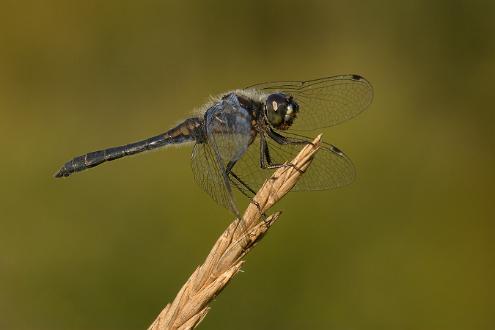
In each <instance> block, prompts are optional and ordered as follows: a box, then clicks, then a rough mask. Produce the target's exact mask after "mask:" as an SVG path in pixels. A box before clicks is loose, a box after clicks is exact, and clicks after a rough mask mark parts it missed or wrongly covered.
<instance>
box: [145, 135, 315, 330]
mask: <svg viewBox="0 0 495 330" xmlns="http://www.w3.org/2000/svg"><path fill="white" fill-rule="evenodd" d="M320 139H321V135H319V136H318V137H317V138H316V139H315V140H314V141H313V144H308V145H306V146H305V147H304V148H302V150H301V152H299V154H298V155H297V156H296V158H294V159H293V160H292V161H291V164H293V166H284V167H281V168H279V169H278V170H277V171H275V173H273V175H272V176H271V178H270V179H268V180H267V181H266V182H265V183H264V184H263V186H262V187H261V189H260V190H259V191H258V193H257V194H256V196H255V197H254V202H255V203H256V204H255V203H251V204H250V205H249V206H248V208H247V209H246V211H245V212H244V215H243V218H242V220H239V219H236V220H235V221H233V222H232V223H231V224H230V225H229V227H228V228H227V229H226V230H225V231H224V233H223V234H222V235H221V236H220V238H219V239H218V240H217V242H216V243H215V245H214V246H213V248H212V249H211V251H210V253H209V255H208V257H206V260H205V261H204V263H203V264H202V265H201V266H199V267H198V268H196V270H195V271H194V273H193V274H192V275H191V276H190V277H189V279H188V280H187V282H186V283H185V284H184V285H183V286H182V288H181V289H180V291H179V293H178V294H177V296H176V297H175V299H174V301H173V302H172V303H170V304H168V305H167V306H166V307H165V308H164V309H163V310H162V311H161V312H160V314H159V315H158V317H157V318H156V319H155V321H154V322H153V324H151V326H150V327H149V328H148V330H163V329H193V328H195V327H196V326H197V325H198V324H199V323H200V322H201V320H202V319H203V318H204V317H205V316H206V313H208V310H209V307H208V304H209V303H210V301H212V300H213V299H214V298H215V297H216V296H217V295H218V294H219V293H220V291H221V290H222V289H223V288H224V287H225V286H226V285H227V283H228V282H229V281H230V280H231V278H232V277H233V276H234V275H235V274H236V273H237V272H238V271H239V270H240V269H241V266H242V264H243V262H244V261H243V260H242V258H243V257H244V256H245V255H246V253H248V252H249V251H250V250H251V248H252V247H253V246H254V245H255V244H256V243H257V242H258V241H259V240H260V239H261V238H262V237H263V236H264V234H265V233H266V232H267V230H268V229H269V228H270V226H271V225H272V224H273V223H274V222H275V221H276V220H277V218H278V217H279V215H280V212H276V213H274V214H272V215H271V216H269V217H268V218H267V219H265V220H264V221H260V218H261V214H262V213H265V212H266V211H267V210H268V209H269V208H270V207H272V206H273V205H274V204H275V203H276V202H277V201H279V200H280V199H281V198H282V197H283V196H284V195H285V194H286V193H288V192H289V191H290V189H292V187H294V185H295V184H296V182H297V181H298V179H299V178H300V176H301V175H303V174H304V171H305V170H306V169H307V168H308V166H309V165H310V163H311V160H312V159H313V156H314V154H315V153H316V151H317V150H318V147H319V145H320ZM240 224H241V225H240Z"/></svg>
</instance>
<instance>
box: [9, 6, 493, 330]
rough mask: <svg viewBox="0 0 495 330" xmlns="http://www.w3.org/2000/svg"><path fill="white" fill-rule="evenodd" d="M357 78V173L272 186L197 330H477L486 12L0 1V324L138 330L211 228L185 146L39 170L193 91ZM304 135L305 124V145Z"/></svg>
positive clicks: (485, 167) (152, 121)
mask: <svg viewBox="0 0 495 330" xmlns="http://www.w3.org/2000/svg"><path fill="white" fill-rule="evenodd" d="M343 73H358V74H362V75H364V76H365V77H367V78H368V79H369V80H370V81H371V82H372V84H373V86H374V89H375V99H374V103H373V105H372V106H371V108H370V109H369V110H368V111H367V112H365V113H364V114H362V115H361V116H359V117H358V118H356V119H354V120H352V121H350V122H348V123H346V124H343V125H340V126H337V127H334V128H332V129H329V130H325V131H324V137H325V138H326V140H327V141H329V142H331V143H334V144H336V145H337V146H339V147H341V148H342V149H343V150H345V151H346V152H347V153H348V154H349V155H350V157H351V158H352V159H353V161H354V163H355V165H356V168H357V171H358V177H357V180H356V181H355V182H354V183H353V184H352V185H350V186H348V187H345V188H341V189H337V190H333V191H326V192H315V193H297V194H290V195H289V196H287V198H285V199H284V201H283V202H282V203H281V204H279V205H277V207H276V209H277V210H283V211H284V214H283V216H282V218H281V219H280V222H279V223H278V224H277V225H276V226H275V227H274V228H272V230H271V232H270V233H269V235H268V236H267V237H266V238H265V239H264V240H263V242H262V243H261V244H260V245H259V246H258V247H257V248H256V249H255V250H254V251H253V253H252V254H251V255H250V256H249V257H248V258H247V263H246V265H245V268H244V272H243V273H240V274H239V275H238V276H237V277H236V278H235V280H234V281H233V282H232V283H231V284H230V286H229V287H228V289H226V290H225V291H224V292H223V293H222V294H221V295H220V296H219V297H218V298H217V300H216V301H215V302H214V303H213V304H212V308H213V310H212V311H211V312H210V314H209V315H208V316H207V318H206V319H205V320H204V322H203V323H202V325H201V328H202V329H381V330H384V329H411V330H412V329H414V330H416V329H418V330H419V329H421V330H426V329H435V330H437V329H450V330H453V329H464V330H473V329H480V330H481V329H483V330H485V329H486V330H488V329H494V328H495V303H494V294H495V292H494V291H495V290H494V284H493V279H494V275H495V274H494V273H495V272H494V268H495V265H494V251H495V249H494V235H495V230H494V229H495V226H494V220H495V212H494V209H495V207H494V202H495V201H494V197H495V194H494V189H493V187H494V184H495V174H494V169H495V153H494V128H495V127H494V103H493V94H494V86H495V81H494V79H493V76H494V74H495V2H493V1H467V0H466V1H447V0H444V1H427V0H419V1H373V2H371V1H370V2H363V1H308V0H306V1H289V0H285V1H252V0H251V1H204V2H202V1H196V2H194V1H154V0H145V1H133V2H128V1H115V0H112V1H110V0H109V1H92V0H90V1H61V0H48V1H42V2H40V1H13V0H2V2H1V4H0V144H1V155H0V157H1V171H0V329H144V328H146V327H147V326H148V325H149V324H150V323H151V321H152V320H153V319H154V317H155V316H156V315H157V313H158V312H159V311H160V310H161V308H162V307H163V306H164V305H165V304H166V303H167V302H168V301H170V300H171V299H172V298H173V297H174V296H175V293H176V292H177V291H178V289H179V288H180V287H181V285H182V283H183V282H184V281H185V279H186V278H187V277H188V276H189V274H190V273H191V272H192V271H193V270H194V268H195V267H196V265H198V264H199V263H200V262H201V261H202V260H203V259H204V257H205V256H206V253H207V251H208V250H209V248H210V246H211V245H212V243H213V242H214V241H215V239H216V238H217V236H218V235H219V234H220V233H221V232H222V231H223V229H224V228H225V227H226V226H227V224H228V222H229V220H231V218H232V217H231V215H229V213H228V212H226V211H224V210H223V209H221V208H219V207H218V206H217V205H215V204H214V202H213V201H212V200H210V198H209V197H208V196H207V195H206V194H204V193H203V192H202V191H201V190H200V188H198V187H197V186H196V185H195V184H194V181H193V177H192V174H191V170H190V166H189V158H190V152H191V148H190V147H189V146H186V147H182V148H169V149H166V150H162V151H159V152H154V153H150V154H147V155H142V156H139V157H132V158H130V159H125V160H120V161H117V162H113V163H111V164H107V165H104V166H101V167H98V168H97V169H94V170H91V171H88V172H85V173H81V174H79V175H76V176H73V177H71V178H70V179H67V180H55V179H53V178H52V174H53V173H54V172H55V171H56V170H57V169H58V168H59V166H60V165H62V164H63V163H64V162H65V161H67V160H69V159H70V158H72V157H73V156H76V155H79V154H81V153H85V152H89V151H93V150H95V149H99V148H101V147H110V146H114V145H121V144H125V143H128V142H132V141H134V140H138V139H142V138H145V137H148V136H151V135H154V134H158V133H161V132H163V131H165V130H166V129H168V128H170V127H171V126H172V125H173V124H175V123H176V122H177V121H178V120H180V119H181V118H183V117H185V116H187V115H189V114H191V113H192V112H193V111H194V109H195V108H197V107H199V106H200V105H201V104H202V103H203V102H205V101H206V100H207V99H208V97H209V95H214V94H217V93H221V92H223V91H226V90H229V89H233V88H238V87H244V86H247V85H250V84H253V83H256V82H260V81H267V80H287V79H312V78H317V77H320V76H328V75H336V74H343ZM316 133H318V132H315V134H316Z"/></svg>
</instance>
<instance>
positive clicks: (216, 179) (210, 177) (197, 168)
mask: <svg viewBox="0 0 495 330" xmlns="http://www.w3.org/2000/svg"><path fill="white" fill-rule="evenodd" d="M191 167H192V171H193V177H194V180H195V181H196V183H197V184H198V185H199V186H200V187H201V188H202V189H203V190H204V191H205V192H206V193H207V194H208V195H210V196H211V198H213V200H214V201H215V202H217V203H218V204H219V205H221V206H222V207H224V208H226V209H228V210H230V211H231V212H232V213H234V214H236V215H237V214H238V213H239V212H238V210H237V207H236V204H235V201H234V199H233V196H232V189H231V186H230V184H229V182H228V181H226V180H225V174H224V173H225V167H224V166H223V164H222V163H220V162H219V161H218V156H217V154H216V152H215V151H214V150H213V149H212V148H211V146H210V145H208V144H205V143H202V144H200V143H197V144H195V145H194V148H193V152H192V159H191Z"/></svg>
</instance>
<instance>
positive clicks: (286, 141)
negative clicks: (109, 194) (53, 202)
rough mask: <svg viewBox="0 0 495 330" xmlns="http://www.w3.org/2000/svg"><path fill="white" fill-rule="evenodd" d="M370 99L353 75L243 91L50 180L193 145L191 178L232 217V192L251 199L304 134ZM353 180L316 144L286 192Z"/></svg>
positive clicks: (84, 159)
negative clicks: (305, 167)
mask: <svg viewBox="0 0 495 330" xmlns="http://www.w3.org/2000/svg"><path fill="white" fill-rule="evenodd" d="M372 99H373V88H372V86H371V84H370V83H369V82H368V81H367V80H366V79H365V78H364V77H362V76H360V75H357V74H348V75H339V76H332V77H325V78H319V79H313V80H306V81H273V82H266V83H261V84H256V85H251V86H249V87H246V88H243V89H236V90H232V91H229V92H226V93H223V94H221V95H219V96H217V97H215V98H213V99H212V100H211V101H210V102H208V103H207V104H205V105H204V106H203V107H202V108H201V111H200V114H199V115H196V116H192V117H190V118H187V119H185V120H184V121H182V122H181V123H180V124H178V125H177V126H176V127H173V128H171V129H169V130H168V131H166V132H165V133H162V134H159V135H156V136H153V137H150V138H148V139H145V140H142V141H138V142H134V143H130V144H126V145H122V146H117V147H112V148H108V149H102V150H98V151H94V152H90V153H87V154H84V155H81V156H78V157H75V158H73V159H72V160H70V161H68V162H66V163H65V164H64V165H63V166H62V167H61V168H60V170H59V171H58V172H57V173H56V174H55V177H56V178H61V177H68V176H70V175H72V174H74V173H77V172H81V171H83V170H86V169H89V168H92V167H95V166H98V165H100V164H102V163H104V162H108V161H112V160H115V159H119V158H123V157H126V156H130V155H134V154H137V153H141V152H145V151H150V150H153V149H157V148H163V147H166V146H170V145H176V144H182V143H194V146H193V150H192V157H191V166H192V171H193V177H194V180H195V181H196V183H197V184H198V185H199V186H200V187H201V188H202V189H203V190H204V191H205V192H206V193H207V194H209V195H210V196H211V198H213V200H214V201H215V202H217V203H218V204H219V205H221V206H223V207H224V208H226V209H228V210H230V211H231V212H232V213H234V214H235V215H236V216H239V209H238V206H237V205H238V204H237V201H236V198H235V194H234V192H235V191H239V192H240V193H241V194H242V195H244V196H246V197H248V198H252V197H253V196H254V195H255V193H256V190H257V188H259V187H260V186H261V185H262V184H263V182H264V181H265V179H266V178H267V177H268V176H269V175H270V174H271V172H272V171H274V170H275V169H277V168H280V167H282V166H290V164H288V163H287V161H288V160H290V159H293V157H294V156H295V155H296V154H297V153H298V152H299V151H300V149H301V148H302V147H304V146H305V145H307V144H310V143H311V141H312V139H311V138H308V137H306V136H305V135H304V132H305V131H306V132H307V131H314V130H317V129H322V128H326V127H331V126H334V125H337V124H340V123H342V122H344V121H346V120H348V119H351V118H353V117H355V116H356V115H358V114H360V113H361V112H363V111H364V110H365V109H366V108H368V106H369V105H370V104H371V102H372ZM354 176H355V169H354V165H353V164H352V162H351V160H350V159H349V158H348V157H347V156H346V155H345V154H344V152H343V151H341V150H340V149H339V148H337V147H336V146H334V145H332V144H328V143H322V145H321V147H320V150H319V151H318V153H317V154H316V156H315V158H314V160H313V163H312V165H311V167H310V168H309V169H308V170H307V171H306V173H305V174H304V175H303V176H302V177H301V179H300V180H299V181H298V183H297V184H296V186H295V187H294V189H293V191H311V190H326V189H331V188H336V187H340V186H344V185H347V184H349V183H351V182H352V181H353V179H354Z"/></svg>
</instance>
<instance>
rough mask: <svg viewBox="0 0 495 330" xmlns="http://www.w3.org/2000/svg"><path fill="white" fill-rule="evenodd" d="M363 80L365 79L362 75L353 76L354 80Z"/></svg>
mask: <svg viewBox="0 0 495 330" xmlns="http://www.w3.org/2000/svg"><path fill="white" fill-rule="evenodd" d="M361 79H363V77H361V76H360V75H358V74H353V75H352V80H361Z"/></svg>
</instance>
